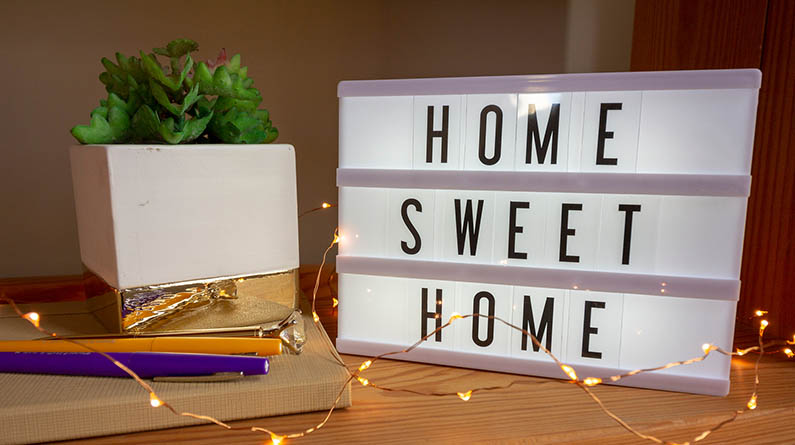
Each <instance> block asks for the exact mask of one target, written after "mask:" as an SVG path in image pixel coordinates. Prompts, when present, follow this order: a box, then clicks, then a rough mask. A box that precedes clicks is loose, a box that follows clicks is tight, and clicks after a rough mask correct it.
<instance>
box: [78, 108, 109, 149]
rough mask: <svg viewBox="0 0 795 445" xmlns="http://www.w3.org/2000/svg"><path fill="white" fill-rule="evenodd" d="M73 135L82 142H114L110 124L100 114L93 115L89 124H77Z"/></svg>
mask: <svg viewBox="0 0 795 445" xmlns="http://www.w3.org/2000/svg"><path fill="white" fill-rule="evenodd" d="M72 136H74V137H75V139H77V140H78V141H80V143H81V144H110V143H112V142H113V131H112V130H111V128H110V124H108V121H107V120H105V118H104V117H102V116H100V115H99V114H96V115H94V116H92V117H91V123H90V124H89V125H77V126H75V127H74V128H72Z"/></svg>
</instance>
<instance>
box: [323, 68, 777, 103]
mask: <svg viewBox="0 0 795 445" xmlns="http://www.w3.org/2000/svg"><path fill="white" fill-rule="evenodd" d="M761 83H762V72H761V71H759V70H757V69H733V70H698V71H696V70H693V71H645V72H630V73H581V74H541V75H524V76H488V77H485V76H484V77H441V78H436V79H389V80H352V81H350V80H349V81H342V82H340V83H339V85H338V86H337V96H338V97H355V96H423V95H435V94H491V93H495V94H496V93H551V92H560V91H634V90H714V89H735V88H756V89H758V88H759V87H760V85H761Z"/></svg>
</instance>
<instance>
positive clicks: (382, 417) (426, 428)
mask: <svg viewBox="0 0 795 445" xmlns="http://www.w3.org/2000/svg"><path fill="white" fill-rule="evenodd" d="M316 270H317V268H316V267H315V268H312V267H304V268H302V271H301V285H302V288H304V289H305V290H306V291H307V292H308V293H309V294H311V288H312V286H313V285H314V279H315V272H316ZM329 273H330V271H328V272H327V273H326V274H324V277H323V278H322V280H321V284H322V286H321V290H320V292H319V295H318V298H319V300H318V312H319V313H320V315H321V318H322V320H323V323H324V325H325V326H326V328H327V330H328V331H329V336H330V337H331V338H332V339H334V338H336V332H337V326H336V314H335V312H334V311H333V310H332V308H331V294H332V292H335V291H336V283H335V282H334V281H333V280H331V279H330V275H329ZM736 337H737V338H736V344H737V345H740V346H745V345H749V346H750V345H753V344H755V341H756V337H755V333H754V331H753V330H750V331H742V332H738V335H737V336H736ZM343 358H344V360H345V362H346V363H348V364H350V365H352V366H354V365H359V364H360V363H361V362H362V360H363V359H362V358H361V357H356V356H346V355H344V356H343ZM754 359H755V357H754V356H749V357H735V358H734V359H733V360H732V370H731V381H732V390H731V393H730V394H729V396H727V397H724V398H720V397H710V396H696V395H689V394H678V393H672V392H664V391H653V390H645V389H634V388H622V387H614V386H600V387H597V388H595V391H596V393H597V394H598V396H599V397H600V398H602V400H603V401H604V402H605V403H606V404H607V406H608V407H609V408H610V409H612V410H613V411H614V412H615V413H616V414H618V415H619V416H621V417H622V418H624V419H625V420H626V421H628V422H629V423H630V424H631V425H633V426H634V427H636V428H638V429H639V430H640V431H642V432H644V433H647V434H652V435H655V436H658V437H660V438H661V439H663V440H668V441H675V442H684V441H688V440H692V439H693V438H694V437H695V436H697V435H698V434H700V433H701V432H702V431H703V430H705V429H708V428H711V427H713V426H714V425H715V424H717V423H718V422H720V421H722V420H724V419H726V418H727V417H729V416H730V415H731V413H732V412H733V411H734V410H738V409H741V408H742V407H743V406H744V405H745V403H746V402H747V400H748V398H749V396H750V393H751V388H752V385H753V376H754V374H753V360H754ZM366 375H367V377H368V378H369V379H370V380H372V381H374V382H378V383H381V384H386V385H389V386H392V387H403V388H411V389H418V390H424V391H428V390H437V391H462V390H465V389H470V388H474V387H481V386H491V385H504V384H507V383H510V382H512V381H516V382H517V383H516V384H515V385H514V386H513V387H511V388H510V389H505V390H496V391H492V392H482V393H477V394H475V395H474V396H473V397H472V399H471V400H470V401H468V402H463V401H461V400H459V399H458V398H454V397H451V398H439V397H423V396H415V395H407V394H402V393H389V392H382V391H379V390H377V389H373V388H368V387H362V386H361V385H354V388H353V406H352V407H350V408H348V409H345V410H341V411H337V412H335V413H334V415H333V416H332V418H331V420H330V421H329V423H328V424H327V425H326V426H325V427H324V428H323V429H321V430H319V431H318V432H316V433H314V434H310V435H309V436H307V437H305V438H303V439H298V440H294V441H290V442H289V443H295V444H312V443H322V444H329V443H346V444H349V443H371V444H375V443H418V442H433V443H525V444H547V443H565V444H594V445H597V444H598V445H603V444H635V443H651V442H644V441H641V440H640V439H638V438H636V437H635V436H633V435H631V434H630V433H628V432H626V431H625V430H624V429H622V428H621V427H620V426H618V425H617V424H616V423H615V422H614V421H613V420H611V419H610V418H608V417H607V416H605V415H604V414H603V413H602V412H601V411H600V410H599V409H598V408H597V406H596V405H595V404H594V403H593V402H592V401H591V400H590V399H589V398H588V397H587V396H586V395H585V394H584V393H583V392H582V390H580V389H579V388H578V387H576V386H574V385H572V384H569V383H566V382H564V381H560V380H551V379H542V378H534V377H525V376H516V375H509V374H500V373H494V372H483V371H474V370H469V369H459V368H448V367H442V366H433V365H423V364H416V363H408V362H400V361H394V360H384V361H381V362H378V363H377V364H376V365H374V366H373V367H372V368H370V369H369V370H368V373H367V374H366ZM760 378H761V385H760V389H759V408H757V409H756V410H755V411H751V412H748V413H746V414H744V415H742V416H741V417H740V419H738V420H737V421H735V422H733V423H731V424H729V425H727V426H726V427H724V428H722V429H721V430H719V431H718V432H716V433H714V434H713V435H712V436H710V437H709V438H708V439H706V440H704V441H703V442H700V443H705V444H750V443H754V444H776V445H779V444H795V422H794V421H793V420H795V360H786V359H784V358H783V356H782V355H781V354H778V355H776V356H767V357H765V358H764V359H763V360H762V364H761V366H760ZM323 416H325V412H316V413H308V414H297V415H290V416H281V417H273V418H266V419H254V420H245V421H238V422H232V424H233V425H234V426H236V427H244V428H245V427H249V426H262V427H266V428H269V429H272V430H275V431H277V432H282V433H284V432H295V431H300V430H303V429H305V428H308V427H310V426H313V425H314V424H316V423H317V422H319V421H320V420H321V419H322V418H323ZM265 439H266V438H265V437H264V436H263V435H261V434H257V433H252V432H249V431H245V430H243V431H231V432H230V431H226V430H223V429H222V428H219V427H217V426H210V425H204V426H195V427H187V428H175V429H169V430H161V431H151V432H143V433H135V434H126V435H117V436H109V437H99V438H94V439H88V440H81V441H79V442H80V443H87V444H95V445H99V444H111V443H112V444H139V443H194V444H195V443H199V444H219V445H221V444H229V443H237V444H256V445H261V444H263V443H269V441H267V440H265ZM72 443H76V442H72Z"/></svg>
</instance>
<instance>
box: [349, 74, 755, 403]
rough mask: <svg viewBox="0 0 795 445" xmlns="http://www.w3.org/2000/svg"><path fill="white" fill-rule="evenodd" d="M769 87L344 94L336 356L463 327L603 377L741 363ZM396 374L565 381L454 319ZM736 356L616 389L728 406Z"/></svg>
mask: <svg viewBox="0 0 795 445" xmlns="http://www.w3.org/2000/svg"><path fill="white" fill-rule="evenodd" d="M760 81H761V73H760V72H759V71H758V70H714V71H679V72H676V71H672V72H647V73H609V74H564V75H543V76H508V77H476V78H448V79H416V80H382V81H352V82H342V83H340V85H339V91H338V93H339V97H340V165H339V170H338V172H337V183H338V186H339V190H340V192H339V193H340V196H339V212H340V213H339V215H340V234H341V241H340V245H339V249H340V250H339V256H338V257H337V270H338V272H339V294H340V298H339V301H340V307H339V336H338V339H337V348H338V349H339V350H340V351H341V352H345V353H352V354H362V355H376V354H380V353H383V352H388V351H393V350H400V349H403V348H404V347H406V346H408V345H410V344H413V343H414V342H416V341H417V340H419V339H420V338H421V337H423V336H424V335H426V334H427V333H429V332H432V331H433V330H434V329H435V328H436V327H437V326H440V325H441V324H442V323H443V322H446V321H447V320H449V318H450V316H451V315H452V314H454V313H459V314H470V313H477V314H483V315H494V316H497V317H499V318H502V319H504V320H506V321H509V322H510V323H513V324H515V325H517V326H522V327H523V328H524V329H526V330H527V331H529V332H531V333H533V335H535V336H536V337H537V338H538V340H539V341H540V342H541V344H543V345H544V346H545V347H546V348H548V349H549V350H551V351H552V352H553V353H554V354H555V355H556V356H557V357H558V358H560V359H561V361H563V362H564V363H567V364H570V365H572V366H574V367H575V369H577V371H578V374H580V375H588V376H593V377H607V376H610V375H614V374H618V373H622V372H626V371H629V370H633V369H638V368H650V367H655V366H660V365H663V364H665V363H669V362H673V361H678V360H683V359H687V358H691V357H696V356H700V355H701V354H702V353H703V351H702V345H703V344H704V343H710V344H714V345H716V346H719V347H721V348H724V349H726V350H731V348H732V337H733V331H734V319H735V310H736V303H737V299H738V296H739V288H740V282H739V274H740V261H741V253H742V243H743V231H744V224H745V211H746V201H747V197H748V193H749V190H750V165H751V153H752V145H753V134H754V122H755V116H756V104H757V94H758V89H759V85H760ZM397 358H400V359H405V360H412V361H419V362H428V363H438V364H445V365H452V366H462V367H470V368H478V369H487V370H495V371H504V372H511V373H517V374H527V375H539V376H548V377H558V378H566V376H565V375H564V374H563V372H562V371H561V370H560V368H559V367H558V366H556V365H555V364H554V363H553V362H552V361H551V360H550V359H549V357H548V356H546V355H545V354H544V352H543V351H542V350H540V349H538V348H536V347H535V346H534V345H533V344H532V342H531V341H530V339H529V338H528V337H527V336H525V335H523V334H522V333H521V332H519V331H516V330H514V329H511V328H510V327H508V326H506V325H504V324H502V323H500V322H497V321H495V320H493V319H488V318H486V317H479V318H467V319H463V320H460V321H456V322H455V323H453V324H452V325H451V326H450V327H449V328H446V329H444V330H442V331H440V332H438V333H436V334H435V335H433V336H431V337H430V338H429V339H428V340H427V341H425V342H423V344H422V345H421V346H420V347H419V348H417V349H416V350H414V351H412V352H411V353H409V354H404V355H401V356H398V357H397ZM729 366H730V358H729V357H726V356H723V355H719V354H711V355H710V356H709V357H708V358H707V359H706V360H705V361H703V362H700V363H697V364H694V365H689V366H682V367H675V368H671V369H667V370H664V371H657V372H653V373H646V374H641V375H637V376H633V377H631V378H627V379H623V380H621V382H620V383H621V384H626V385H632V386H640V387H649V388H658V389H668V390H677V391H686V392H694V393H703V394H715V395H725V394H727V393H728V390H729Z"/></svg>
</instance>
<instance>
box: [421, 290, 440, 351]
mask: <svg viewBox="0 0 795 445" xmlns="http://www.w3.org/2000/svg"><path fill="white" fill-rule="evenodd" d="M427 310H428V288H427V287H423V288H422V310H421V311H420V315H422V316H421V317H420V323H422V324H421V328H420V332H422V337H423V338H424V337H425V336H426V335H428V321H427V320H428V319H429V318H430V319H435V320H436V327H435V328H434V329H439V328H441V327H442V290H441V289H436V312H427ZM435 340H436V341H442V330H441V329H439V330H438V331H436V334H435Z"/></svg>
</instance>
